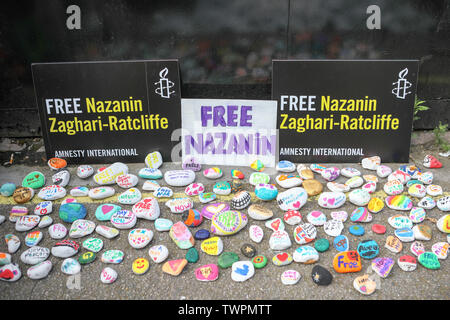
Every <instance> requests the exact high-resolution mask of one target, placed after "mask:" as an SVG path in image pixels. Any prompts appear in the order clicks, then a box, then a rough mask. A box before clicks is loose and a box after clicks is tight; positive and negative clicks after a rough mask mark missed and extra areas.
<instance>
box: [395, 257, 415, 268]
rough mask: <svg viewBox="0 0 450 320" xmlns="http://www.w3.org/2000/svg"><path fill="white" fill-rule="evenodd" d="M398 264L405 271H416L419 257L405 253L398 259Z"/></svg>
mask: <svg viewBox="0 0 450 320" xmlns="http://www.w3.org/2000/svg"><path fill="white" fill-rule="evenodd" d="M397 264H398V266H399V267H400V269H402V270H403V271H414V270H416V268H417V259H416V258H414V257H413V256H409V255H404V256H401V257H400V258H398V259H397Z"/></svg>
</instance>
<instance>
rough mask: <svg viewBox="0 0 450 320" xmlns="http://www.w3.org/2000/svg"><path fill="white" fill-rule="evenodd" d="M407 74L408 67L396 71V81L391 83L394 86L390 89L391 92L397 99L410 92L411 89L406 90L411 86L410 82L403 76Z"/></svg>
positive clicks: (403, 97)
mask: <svg viewBox="0 0 450 320" xmlns="http://www.w3.org/2000/svg"><path fill="white" fill-rule="evenodd" d="M407 74H408V68H405V69H403V70H402V71H400V72H399V73H398V81H397V82H394V83H393V84H392V85H394V86H395V87H394V89H392V94H393V95H395V96H396V97H397V98H398V99H405V97H406V96H407V95H408V94H410V93H411V91H406V90H407V89H408V88H411V86H412V84H411V82H409V81H408V80H406V78H405V77H406V75H407Z"/></svg>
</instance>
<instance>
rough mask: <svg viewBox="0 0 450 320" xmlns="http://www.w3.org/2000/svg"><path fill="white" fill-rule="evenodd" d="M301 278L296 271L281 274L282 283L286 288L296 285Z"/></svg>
mask: <svg viewBox="0 0 450 320" xmlns="http://www.w3.org/2000/svg"><path fill="white" fill-rule="evenodd" d="M301 277H302V276H301V275H300V273H299V272H298V271H296V270H286V271H284V272H283V273H282V274H281V283H282V284H284V285H286V286H289V285H294V284H296V283H297V282H299V281H300V279H301Z"/></svg>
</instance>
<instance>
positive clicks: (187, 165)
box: [181, 157, 202, 172]
mask: <svg viewBox="0 0 450 320" xmlns="http://www.w3.org/2000/svg"><path fill="white" fill-rule="evenodd" d="M181 166H182V168H183V169H184V170H192V171H194V172H197V171H200V170H201V169H202V165H201V164H200V162H199V161H198V160H197V159H196V158H195V157H187V158H186V159H185V160H184V161H183V164H182V165H181Z"/></svg>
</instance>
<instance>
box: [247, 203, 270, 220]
mask: <svg viewBox="0 0 450 320" xmlns="http://www.w3.org/2000/svg"><path fill="white" fill-rule="evenodd" d="M247 212H248V215H249V216H250V217H251V218H252V219H255V220H267V219H270V218H272V217H273V212H272V210H270V209H268V208H266V207H264V206H262V205H259V204H252V205H251V206H250V207H249V208H248V210H247Z"/></svg>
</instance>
